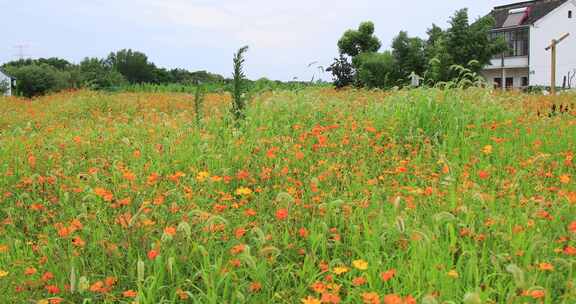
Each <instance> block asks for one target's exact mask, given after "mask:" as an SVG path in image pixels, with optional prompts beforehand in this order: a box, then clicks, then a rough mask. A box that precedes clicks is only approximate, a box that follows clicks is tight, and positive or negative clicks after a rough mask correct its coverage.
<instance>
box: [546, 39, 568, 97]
mask: <svg viewBox="0 0 576 304" xmlns="http://www.w3.org/2000/svg"><path fill="white" fill-rule="evenodd" d="M568 36H570V33H566V34H564V35H562V36H561V37H560V38H558V39H552V41H551V42H550V45H549V46H547V47H546V51H551V53H552V56H551V57H552V62H551V65H552V66H551V70H552V73H551V75H550V94H551V95H552V96H554V95H556V46H557V45H558V44H560V42H562V40H564V39H566V38H568Z"/></svg>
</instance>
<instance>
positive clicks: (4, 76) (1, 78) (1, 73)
mask: <svg viewBox="0 0 576 304" xmlns="http://www.w3.org/2000/svg"><path fill="white" fill-rule="evenodd" d="M3 82H6V83H7V84H8V91H7V92H6V93H4V96H11V95H12V86H13V85H14V82H15V80H14V79H13V78H11V77H10V76H8V74H6V73H4V71H2V70H1V69H0V84H2V83H3Z"/></svg>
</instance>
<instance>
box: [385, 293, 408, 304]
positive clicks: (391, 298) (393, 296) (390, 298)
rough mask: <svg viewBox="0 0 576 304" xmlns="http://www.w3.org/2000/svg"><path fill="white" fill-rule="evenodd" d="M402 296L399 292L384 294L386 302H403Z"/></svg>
mask: <svg viewBox="0 0 576 304" xmlns="http://www.w3.org/2000/svg"><path fill="white" fill-rule="evenodd" d="M403 302H404V301H402V297H401V296H399V295H397V294H389V295H385V296H384V304H403Z"/></svg>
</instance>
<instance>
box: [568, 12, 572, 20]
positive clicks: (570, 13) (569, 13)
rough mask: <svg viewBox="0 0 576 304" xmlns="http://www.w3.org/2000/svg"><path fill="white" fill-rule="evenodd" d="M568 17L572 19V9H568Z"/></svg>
mask: <svg viewBox="0 0 576 304" xmlns="http://www.w3.org/2000/svg"><path fill="white" fill-rule="evenodd" d="M568 19H572V11H568Z"/></svg>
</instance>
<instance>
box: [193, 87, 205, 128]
mask: <svg viewBox="0 0 576 304" xmlns="http://www.w3.org/2000/svg"><path fill="white" fill-rule="evenodd" d="M204 94H205V93H204V88H202V86H201V85H197V86H196V93H195V94H194V117H195V118H196V126H198V127H200V125H201V122H202V113H203V108H204Z"/></svg>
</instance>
